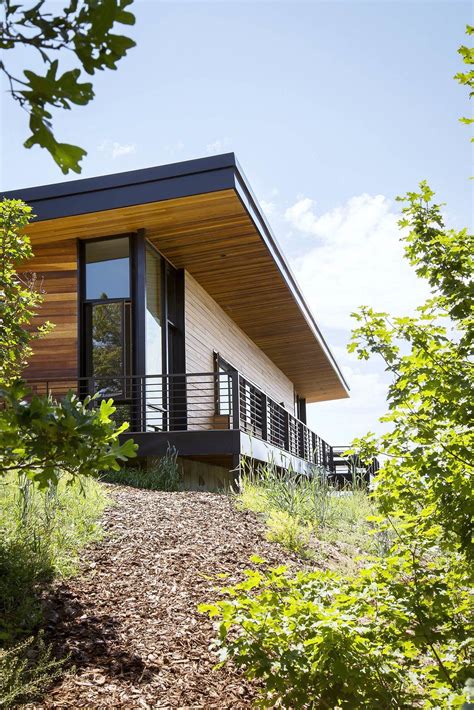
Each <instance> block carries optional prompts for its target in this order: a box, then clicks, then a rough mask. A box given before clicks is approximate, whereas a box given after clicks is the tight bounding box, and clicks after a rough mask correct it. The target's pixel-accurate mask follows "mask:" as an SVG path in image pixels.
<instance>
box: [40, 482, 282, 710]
mask: <svg viewBox="0 0 474 710" xmlns="http://www.w3.org/2000/svg"><path fill="white" fill-rule="evenodd" d="M112 490H113V496H114V497H115V500H116V506H115V507H113V508H110V509H109V510H108V511H107V512H106V517H105V526H106V528H107V531H108V536H107V538H106V540H105V541H103V542H102V543H101V544H100V545H98V546H97V547H95V548H93V549H90V550H88V551H87V552H86V553H85V555H84V557H85V560H84V570H83V573H82V575H80V576H78V577H76V578H74V579H72V580H68V581H66V582H63V583H61V584H60V585H58V586H57V587H56V588H55V589H54V590H53V592H52V593H51V594H50V595H49V597H48V598H47V599H46V600H45V607H46V614H47V619H48V635H49V637H50V639H51V640H53V641H54V642H55V644H57V646H58V648H59V650H60V652H61V653H64V652H70V653H71V663H73V664H74V665H75V666H76V672H75V673H71V674H68V675H67V676H66V677H65V678H64V679H63V680H62V681H61V682H60V684H59V685H57V686H56V687H55V688H53V690H52V691H50V693H49V695H48V696H47V697H46V698H45V700H44V701H43V703H42V704H39V705H38V704H35V705H34V706H30V707H35V708H40V707H41V708H112V707H113V708H219V709H221V708H249V707H251V705H252V703H251V699H252V697H253V694H254V693H253V689H252V687H251V685H250V684H249V683H247V682H246V681H245V680H244V679H243V678H242V676H241V675H240V674H238V673H237V672H236V671H233V670H231V669H230V668H227V669H223V670H221V671H213V670H212V667H213V665H214V663H215V658H214V657H213V656H212V653H211V652H210V650H209V643H210V641H211V639H212V638H213V630H212V626H211V624H210V622H209V621H208V620H207V619H206V618H205V617H204V616H203V615H201V614H199V613H198V612H197V609H196V607H197V605H198V604H199V603H200V602H202V601H209V600H210V599H212V598H213V596H214V594H213V592H212V587H213V584H214V582H213V581H211V580H210V579H209V578H208V577H207V576H208V575H212V574H215V573H217V572H229V573H230V574H231V577H230V581H232V580H234V581H237V579H239V578H240V576H239V575H240V573H241V571H242V569H244V568H245V567H248V566H249V557H250V555H252V554H259V555H261V556H262V557H264V558H265V559H266V560H268V561H269V562H270V563H272V564H281V563H282V562H288V563H291V561H292V560H291V556H290V555H289V554H288V553H286V552H284V551H283V550H282V549H281V548H280V547H279V546H277V545H274V544H270V543H269V542H267V541H266V540H265V538H264V533H263V527H262V525H261V524H260V523H259V522H258V521H257V519H256V518H255V516H254V515H252V514H250V513H245V512H239V511H236V510H235V508H234V507H233V505H232V503H231V501H230V500H229V499H228V498H227V497H225V496H221V495H216V494H212V493H191V492H190V493H158V492H150V491H141V490H135V489H132V488H115V487H114V488H113V489H112Z"/></svg>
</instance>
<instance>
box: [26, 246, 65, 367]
mask: <svg viewBox="0 0 474 710" xmlns="http://www.w3.org/2000/svg"><path fill="white" fill-rule="evenodd" d="M34 252H35V255H34V258H33V259H32V260H31V261H29V262H27V263H25V264H23V265H22V266H21V269H20V270H21V271H23V272H25V271H32V272H35V273H36V275H37V277H38V284H39V285H40V286H41V287H42V289H43V290H44V291H45V294H44V301H43V304H42V306H41V308H40V311H39V313H38V316H36V317H35V319H34V324H35V325H39V324H41V323H44V322H45V321H50V322H51V323H54V325H55V327H54V330H53V331H52V332H51V333H49V334H48V335H46V336H45V337H44V338H40V339H38V340H34V341H33V343H32V346H33V356H32V358H31V359H30V364H29V365H28V368H27V370H26V371H25V376H26V377H28V378H46V377H48V378H54V377H73V378H74V377H77V359H78V354H77V327H78V325H77V323H78V313H77V298H78V296H77V290H78V273H77V243H76V240H75V239H68V240H66V241H62V242H53V243H52V244H35V245H34Z"/></svg>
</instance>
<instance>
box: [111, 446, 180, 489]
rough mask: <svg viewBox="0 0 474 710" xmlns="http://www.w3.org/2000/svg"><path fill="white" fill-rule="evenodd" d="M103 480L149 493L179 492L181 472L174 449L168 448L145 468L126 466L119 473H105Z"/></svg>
mask: <svg viewBox="0 0 474 710" xmlns="http://www.w3.org/2000/svg"><path fill="white" fill-rule="evenodd" d="M103 480H104V481H107V483H118V484H120V485H122V486H132V487H133V488H144V489H145V490H150V491H179V490H181V488H182V483H183V472H182V469H181V466H180V464H179V463H178V453H177V451H176V449H171V448H169V449H168V451H167V452H166V454H165V455H164V456H162V457H161V458H157V459H153V460H151V461H149V462H148V465H147V466H146V467H145V466H126V467H124V468H121V469H120V471H110V472H108V473H106V474H105V475H104V477H103Z"/></svg>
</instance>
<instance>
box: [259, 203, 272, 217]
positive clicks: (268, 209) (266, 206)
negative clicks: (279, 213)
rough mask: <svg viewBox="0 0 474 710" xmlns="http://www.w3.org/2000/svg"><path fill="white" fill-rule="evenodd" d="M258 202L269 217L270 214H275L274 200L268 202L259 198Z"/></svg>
mask: <svg viewBox="0 0 474 710" xmlns="http://www.w3.org/2000/svg"><path fill="white" fill-rule="evenodd" d="M259 204H260V207H261V208H262V210H263V211H264V212H265V214H266V216H267V217H270V216H271V215H273V214H275V210H276V205H275V203H274V202H270V201H268V200H259Z"/></svg>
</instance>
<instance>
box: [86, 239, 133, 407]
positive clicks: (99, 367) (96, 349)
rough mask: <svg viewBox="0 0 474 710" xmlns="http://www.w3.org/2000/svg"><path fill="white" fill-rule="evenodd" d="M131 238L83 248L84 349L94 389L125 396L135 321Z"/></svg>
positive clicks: (106, 240)
mask: <svg viewBox="0 0 474 710" xmlns="http://www.w3.org/2000/svg"><path fill="white" fill-rule="evenodd" d="M129 251H130V244H129V238H128V237H118V238H117V239H104V240H100V241H93V242H86V243H85V245H84V257H85V259H84V261H85V264H84V267H85V300H84V325H85V328H84V346H85V356H86V357H85V359H86V363H85V364H86V367H85V370H86V374H87V375H88V376H89V377H92V378H93V382H92V389H93V390H94V391H99V392H101V393H102V394H104V395H113V396H115V397H126V396H127V392H128V390H129V389H130V382H129V381H128V380H127V377H128V376H129V375H131V373H132V318H131V307H132V306H131V299H130V255H129Z"/></svg>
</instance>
